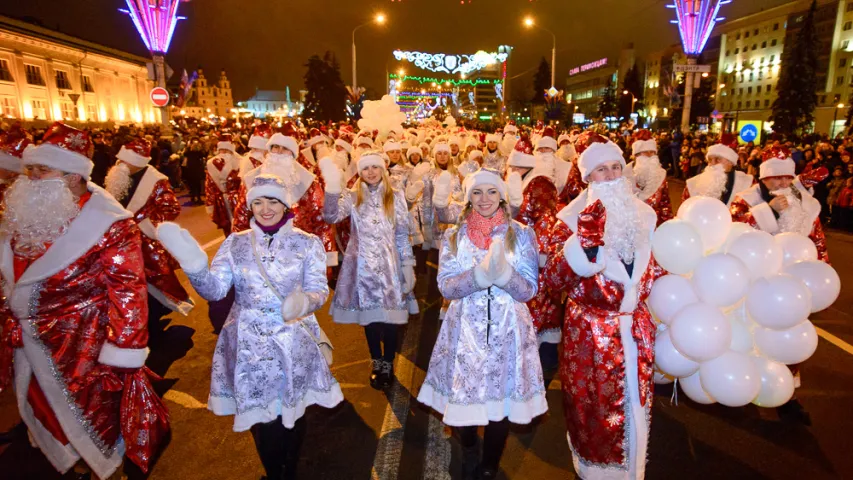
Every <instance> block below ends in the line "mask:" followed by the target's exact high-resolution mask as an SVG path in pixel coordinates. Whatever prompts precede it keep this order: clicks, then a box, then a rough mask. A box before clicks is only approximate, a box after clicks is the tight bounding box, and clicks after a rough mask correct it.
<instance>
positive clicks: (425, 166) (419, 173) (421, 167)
mask: <svg viewBox="0 0 853 480" xmlns="http://www.w3.org/2000/svg"><path fill="white" fill-rule="evenodd" d="M430 170H432V165H430V163H429V162H426V161H422V162H421V163H419V164H418V165H417V166H416V167H415V168H414V169H413V170H412V178H413V179H416V180H422V179H423V178H424V175H426V174H427V173H429V171H430Z"/></svg>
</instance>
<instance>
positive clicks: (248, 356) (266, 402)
mask: <svg viewBox="0 0 853 480" xmlns="http://www.w3.org/2000/svg"><path fill="white" fill-rule="evenodd" d="M292 224H293V221H292V220H291V221H289V222H287V224H286V225H285V226H283V227H282V228H281V229H280V230H279V231H278V232H277V233H276V234H274V235H265V234H264V233H263V231H262V230H261V229H260V228H259V227H258V226H257V225H256V224H255V220H254V219H252V221H251V229H249V230H244V231H242V232H239V233H233V234H231V235H230V236H229V237H228V238H226V239H225V242H223V244H222V246H221V247H220V248H219V251H218V252H217V253H216V256H215V257H214V259H213V262H212V263H211V265H210V268H209V269H204V270H202V271H201V272H198V273H194V274H189V273H188V274H187V276H188V277H189V279H190V282H192V285H193V287H194V288H195V289H196V291H197V292H198V294H199V295H201V296H202V297H204V298H205V299H206V300H208V301H215V300H221V299H222V298H224V297H225V295H226V294H227V293H228V291H229V290H230V289H231V286H232V285H233V286H234V289H235V292H236V297H235V300H234V306H233V307H231V312H230V313H229V314H228V318H227V320H226V321H225V325H224V326H223V327H222V333H220V335H219V340H218V342H217V344H216V350H215V351H214V353H213V372H212V374H211V379H210V397H209V399H208V408H209V409H210V410H211V411H212V412H213V413H215V414H216V415H235V417H234V431H237V432H242V431H245V430H248V429H249V427H251V426H252V425H254V424H256V423H266V422H270V421H273V420H275V419H276V417H278V416H279V415H281V417H282V423H284V426H285V427H287V428H293V424H294V422H295V421H296V420H298V419H299V418H300V417H301V416H302V415H303V414H304V413H305V408H306V407H308V406H310V405H321V406H323V407H327V408H331V407H334V406H335V405H337V404H338V403H340V402H341V401H342V400H343V394H342V393H341V388H340V386H339V385H338V382H337V381H336V380H335V378H334V377H333V376H332V374H331V372H330V371H329V366H328V365H327V364H326V360H325V359H324V357H323V355H322V354H321V353H320V349H319V347H317V344H316V343H315V342H314V339H313V338H312V337H311V335H309V334H308V331H306V329H308V330H310V331H311V333H312V334H313V335H314V336H315V337H317V338H319V334H320V327H319V325H318V324H317V319H316V318H315V317H314V314H313V312H314V311H316V310H318V309H320V308H321V307H322V306H323V304H324V303H325V302H326V299H327V298H328V296H329V287H328V284H327V281H326V251H325V249H324V248H323V244H322V243H321V242H320V239H319V238H317V237H316V236H314V235H311V234H309V233H306V232H304V231H302V230H299V229H298V228H294V227H293V226H292ZM253 238H255V239H256V241H257V248H258V255H259V256H260V258H261V263H262V264H263V265H264V267H265V270H266V273H267V276H268V277H269V279H270V280H271V281H272V285H271V286H270V285H268V284H267V282H266V281H265V280H264V277H263V275H262V274H261V272H260V270H259V269H258V266H257V263H256V261H255V258H254V255H253V253H252V239H253ZM272 288H275V289H276V290H277V291H278V292H279V293H280V294H281V296H282V297H284V298H286V297H287V295H289V294H290V293H291V292H294V291H297V290H298V291H301V292H302V293H304V294H305V295H306V296H307V297H308V299H309V303H310V306H309V309H308V312H309V313H308V315H307V316H305V317H303V319H302V320H301V321H300V322H295V323H288V324H285V323H284V321H283V320H282V316H281V301H280V300H279V298H278V296H276V294H275V293H274V292H273V290H272Z"/></svg>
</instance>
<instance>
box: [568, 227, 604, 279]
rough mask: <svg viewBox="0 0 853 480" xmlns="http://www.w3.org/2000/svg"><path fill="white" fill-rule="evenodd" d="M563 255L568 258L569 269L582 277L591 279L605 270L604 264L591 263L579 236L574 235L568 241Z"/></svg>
mask: <svg viewBox="0 0 853 480" xmlns="http://www.w3.org/2000/svg"><path fill="white" fill-rule="evenodd" d="M563 255H564V256H565V257H566V262H567V263H568V264H569V268H571V269H572V271H573V272H575V274H577V275H579V276H581V277H591V276H593V275H595V274H596V273H599V272H601V271H602V270H604V265H603V264H599V263H593V262H590V261H589V259H588V258H587V257H586V252H584V251H583V248H581V243H580V240H579V239H578V236H577V235H574V234H573V235H572V236H571V237H569V239H568V240H566V244H565V246H564V247H563Z"/></svg>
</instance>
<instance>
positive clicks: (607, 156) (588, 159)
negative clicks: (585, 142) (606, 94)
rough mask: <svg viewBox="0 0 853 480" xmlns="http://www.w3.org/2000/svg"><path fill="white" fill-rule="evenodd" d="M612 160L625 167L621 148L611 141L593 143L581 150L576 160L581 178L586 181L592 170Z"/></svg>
mask: <svg viewBox="0 0 853 480" xmlns="http://www.w3.org/2000/svg"><path fill="white" fill-rule="evenodd" d="M613 161H618V162H619V163H621V164H622V168H625V158H624V157H623V156H622V149H621V148H619V146H618V145H616V144H615V143H613V142H607V143H593V144H592V145H590V146H589V147H587V149H586V150H584V151H583V153H582V154H581V157H580V159H579V160H578V168H579V169H580V171H581V179H582V180H583V181H584V182H586V181H587V177H589V174H590V173H592V171H593V170H595V169H596V168H598V167H599V166H601V165H603V164H605V163H607V162H613Z"/></svg>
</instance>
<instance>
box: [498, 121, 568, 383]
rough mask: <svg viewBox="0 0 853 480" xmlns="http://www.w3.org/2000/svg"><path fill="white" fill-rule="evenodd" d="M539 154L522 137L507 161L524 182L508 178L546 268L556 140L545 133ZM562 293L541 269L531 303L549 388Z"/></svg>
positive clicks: (518, 216)
mask: <svg viewBox="0 0 853 480" xmlns="http://www.w3.org/2000/svg"><path fill="white" fill-rule="evenodd" d="M536 147H537V148H536V152H537V153H536V155H535V156H534V155H531V148H530V144H529V142H528V141H527V139H526V138H525V137H522V138H521V139H520V140H519V141H518V142H517V143H516V144H515V150H513V152H512V153H511V154H510V156H509V159H508V161H507V164H508V165H509V170H510V172H514V173H516V174H518V175H519V176H520V179H521V182H519V183H515V182H512V181H508V184H509V198H510V199H513V198H518V199H520V200H516V201H515V203H517V204H520V207H519V209H518V213H517V214H516V215H515V220H516V221H518V222H519V223H521V224H523V225H527V226H528V227H530V228H531V229H532V230H533V233H534V235H535V239H536V242H537V245H538V250H539V252H540V253H539V266H540V267H544V266H545V261H546V260H547V258H548V257H547V255H546V252H547V248H548V246H549V245H550V236H551V231H552V229H553V227H554V222H555V221H556V214H557V189H556V187H555V186H554V182H553V180H552V177H551V175H552V174H553V167H552V166H551V165H553V159H550V161H549V160H544V159H543V157H546V156H549V155H550V156H553V155H554V153H553V152H554V149H555V148H554V147H556V142H555V141H554V139H553V138H552V137H550V136H544V137H542V138H540V139H539V141H538V142H537V143H536ZM561 296H562V292H559V291H557V292H555V291H553V290H552V289H550V288H549V287H548V286H547V285H545V276H544V270H542V271H540V272H539V277H538V288H537V292H536V296H534V297H533V298H531V299H530V301H528V302H527V307H528V309H529V310H530V314H531V316H532V317H533V326H534V327H535V329H536V336H537V338H538V340H539V359H540V361H541V363H542V370H543V372H544V374H545V388H547V387H548V385H549V384H550V383H551V380H552V379H553V377H554V374H555V373H556V370H557V366H558V364H559V357H558V354H557V345H558V344H559V343H560V323H561V321H562V319H563V308H562V298H561Z"/></svg>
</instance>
